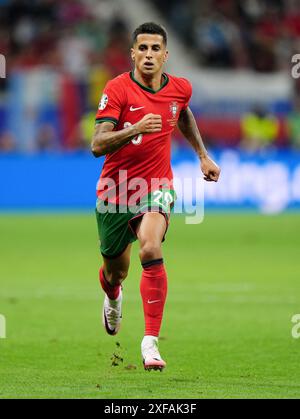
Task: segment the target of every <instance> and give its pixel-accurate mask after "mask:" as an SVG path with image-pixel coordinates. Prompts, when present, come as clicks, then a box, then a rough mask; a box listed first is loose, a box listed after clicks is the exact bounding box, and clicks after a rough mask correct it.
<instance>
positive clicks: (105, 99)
mask: <svg viewBox="0 0 300 419" xmlns="http://www.w3.org/2000/svg"><path fill="white" fill-rule="evenodd" d="M107 104H108V96H107V95H106V94H105V93H104V94H103V95H102V98H101V100H100V103H99V110H100V111H103V109H105V108H106V105H107Z"/></svg>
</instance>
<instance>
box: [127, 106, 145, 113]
mask: <svg viewBox="0 0 300 419" xmlns="http://www.w3.org/2000/svg"><path fill="white" fill-rule="evenodd" d="M144 107H145V106H140V107H139V108H134V107H133V106H130V109H129V110H130V112H134V111H138V110H139V109H143V108H144Z"/></svg>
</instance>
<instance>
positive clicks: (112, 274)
mask: <svg viewBox="0 0 300 419" xmlns="http://www.w3.org/2000/svg"><path fill="white" fill-rule="evenodd" d="M131 246H132V245H131V243H129V244H128V246H127V247H126V249H125V250H124V251H123V253H122V254H121V255H119V256H117V257H114V258H108V257H105V256H104V255H102V258H103V264H104V273H105V275H106V277H107V279H108V280H109V281H115V280H121V281H122V280H124V279H125V278H126V276H127V274H128V270H129V265H130V254H131Z"/></svg>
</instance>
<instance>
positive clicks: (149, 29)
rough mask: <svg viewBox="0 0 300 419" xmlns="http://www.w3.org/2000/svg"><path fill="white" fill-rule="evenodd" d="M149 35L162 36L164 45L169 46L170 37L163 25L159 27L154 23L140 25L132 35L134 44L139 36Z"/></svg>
mask: <svg viewBox="0 0 300 419" xmlns="http://www.w3.org/2000/svg"><path fill="white" fill-rule="evenodd" d="M144 33H149V34H153V35H161V36H162V37H163V41H164V44H165V45H167V42H168V35H167V31H166V30H165V28H164V27H163V26H162V25H158V24H157V23H154V22H146V23H143V24H142V25H140V26H139V27H138V28H136V30H135V31H134V32H133V34H132V40H133V43H135V42H136V41H137V37H138V35H141V34H144Z"/></svg>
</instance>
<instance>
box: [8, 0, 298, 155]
mask: <svg viewBox="0 0 300 419" xmlns="http://www.w3.org/2000/svg"><path fill="white" fill-rule="evenodd" d="M148 1H149V2H150V3H151V4H153V5H155V7H157V9H158V10H160V11H161V13H162V14H164V15H165V16H166V20H167V21H168V22H169V24H170V25H172V26H173V28H174V29H175V33H176V34H177V35H178V36H179V37H181V38H182V39H183V40H184V41H185V43H186V45H187V47H188V48H192V49H193V50H194V52H195V56H196V57H197V59H198V62H199V66H202V67H208V68H218V69H242V68H248V69H252V70H253V71H256V72H260V73H262V72H263V73H272V72H275V71H278V70H285V71H290V60H291V56H292V55H293V53H296V52H297V51H298V52H300V0H285V1H283V0H272V1H271V0H244V1H242V0H206V1H201V2H200V1H197V0H184V1H182V0H169V1H168V2H162V1H159V0H148ZM145 20H146V19H145ZM130 42H131V41H130V31H129V29H128V25H127V22H126V21H125V20H124V17H123V16H122V11H119V10H118V9H117V8H116V6H115V3H114V2H112V1H110V0H97V1H95V0H84V1H83V0H81V1H80V0H64V1H61V2H60V1H58V0H30V1H29V0H13V1H8V0H0V53H1V54H2V55H4V56H5V57H6V60H7V74H9V77H7V79H0V152H2V153H9V152H15V151H21V152H35V151H59V150H85V149H87V148H88V147H89V142H90V139H91V136H92V132H93V125H94V117H95V112H96V109H97V106H98V102H99V98H100V95H101V91H102V89H103V87H104V85H105V83H106V82H107V80H108V79H110V78H112V77H114V76H116V75H118V74H120V73H122V72H124V71H128V70H129V69H130V68H131V61H130V57H129V49H130ZM298 96H299V97H300V88H298V87H297V83H296V82H295V98H291V101H292V104H291V107H290V109H289V110H288V112H285V114H284V115H282V114H281V115H277V114H276V113H270V112H269V110H268V109H264V108H263V107H262V106H260V105H257V106H255V107H254V108H253V109H252V112H250V113H247V114H245V115H241V116H240V117H239V118H238V119H234V120H230V121H228V120H227V121H224V120H223V121H220V120H218V118H215V119H214V118H209V119H206V120H202V118H201V112H199V113H197V112H196V114H197V117H198V118H199V126H200V128H201V131H202V133H203V136H204V137H205V139H206V141H207V142H208V144H209V145H211V146H214V147H217V146H221V147H223V146H234V147H240V148H245V149H250V150H256V149H260V148H268V147H290V146H292V147H297V148H300V100H299V99H298V98H297V97H298ZM175 144H177V145H178V146H183V144H185V143H184V142H183V141H182V139H181V137H180V135H179V133H177V134H176V136H175Z"/></svg>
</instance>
